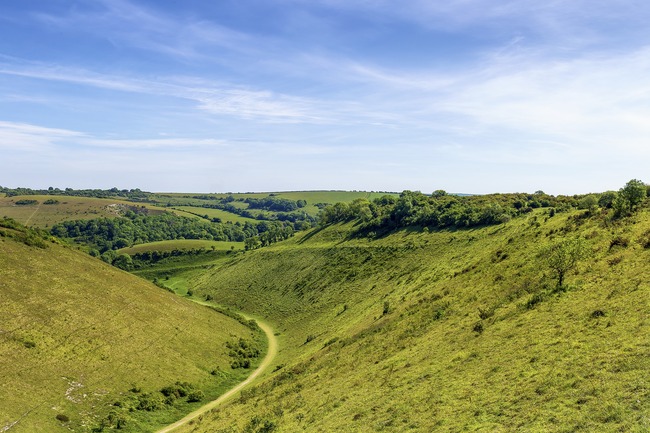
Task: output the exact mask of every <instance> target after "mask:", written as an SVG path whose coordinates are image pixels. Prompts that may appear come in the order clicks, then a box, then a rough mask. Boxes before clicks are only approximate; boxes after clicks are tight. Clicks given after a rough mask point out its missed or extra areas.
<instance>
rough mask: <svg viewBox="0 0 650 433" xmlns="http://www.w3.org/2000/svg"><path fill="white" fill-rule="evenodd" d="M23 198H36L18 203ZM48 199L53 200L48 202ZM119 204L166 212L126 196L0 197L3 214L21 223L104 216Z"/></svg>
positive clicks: (111, 214)
mask: <svg viewBox="0 0 650 433" xmlns="http://www.w3.org/2000/svg"><path fill="white" fill-rule="evenodd" d="M21 200H35V201H36V202H37V203H36V204H32V205H17V204H16V202H18V201H21ZM48 200H51V201H54V203H52V204H46V203H47V202H48ZM118 206H122V207H129V206H137V207H141V206H144V207H146V208H148V209H150V211H152V212H163V211H164V210H163V209H161V208H157V207H155V206H151V205H143V204H135V203H132V202H128V201H123V200H113V199H103V198H93V197H71V196H50V195H28V196H15V197H0V218H1V217H5V216H6V217H9V218H13V219H15V220H16V221H18V222H20V223H21V224H24V225H27V226H32V227H40V228H46V227H51V226H52V225H54V224H56V223H60V222H62V221H67V220H78V219H79V220H87V219H94V218H101V217H108V218H111V217H115V216H116V215H117V214H118V209H117V207H118Z"/></svg>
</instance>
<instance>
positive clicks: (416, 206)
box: [319, 179, 650, 232]
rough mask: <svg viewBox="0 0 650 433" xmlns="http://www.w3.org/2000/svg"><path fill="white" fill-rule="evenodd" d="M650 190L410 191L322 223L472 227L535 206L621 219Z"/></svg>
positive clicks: (351, 206) (325, 214)
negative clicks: (565, 192)
mask: <svg viewBox="0 0 650 433" xmlns="http://www.w3.org/2000/svg"><path fill="white" fill-rule="evenodd" d="M649 193H650V186H648V185H646V184H645V183H643V182H642V181H640V180H638V179H632V180H630V181H629V182H628V183H626V184H625V186H624V187H622V188H621V189H620V190H619V191H607V192H604V193H600V194H585V195H573V196H563V195H560V196H553V195H549V194H545V193H544V192H543V191H537V192H535V193H534V194H524V193H514V194H489V195H468V196H459V195H451V194H447V193H446V192H445V191H443V190H437V191H434V192H433V193H432V194H430V195H426V194H423V193H421V192H418V191H404V192H402V193H401V194H400V195H399V197H395V196H389V195H385V196H382V197H380V198H377V199H374V200H372V201H370V200H367V199H356V200H354V201H352V202H351V203H336V204H334V205H329V206H326V207H325V208H323V209H322V211H321V213H320V221H319V222H320V224H322V225H328V224H334V223H339V222H348V221H355V222H356V223H357V226H358V229H359V231H360V232H362V231H366V232H369V231H377V230H393V229H399V228H404V227H413V226H419V227H427V228H430V229H444V228H470V227H477V226H487V225H494V224H501V223H505V222H507V221H509V220H510V219H511V218H514V217H516V216H518V215H522V214H526V213H528V212H532V211H533V209H535V208H549V214H550V215H554V214H555V212H562V211H566V210H569V209H585V210H587V212H588V213H593V212H595V211H596V210H597V209H601V210H603V211H604V212H606V213H608V214H609V217H610V218H613V219H616V218H621V217H625V216H627V215H630V214H631V213H633V212H634V211H635V210H636V209H637V208H638V207H639V206H640V205H641V204H642V203H643V202H645V200H646V197H647V196H648V195H649Z"/></svg>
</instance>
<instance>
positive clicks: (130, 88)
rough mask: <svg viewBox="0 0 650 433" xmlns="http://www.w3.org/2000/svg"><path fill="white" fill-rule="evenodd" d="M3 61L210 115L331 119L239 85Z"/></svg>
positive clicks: (312, 106)
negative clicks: (181, 103)
mask: <svg viewBox="0 0 650 433" xmlns="http://www.w3.org/2000/svg"><path fill="white" fill-rule="evenodd" d="M0 58H3V59H4V60H5V62H3V63H0V74H4V75H13V76H20V77H29V78H35V79H40V80H46V81H61V82H66V83H71V84H75V85H79V86H89V87H95V88H99V89H109V90H118V91H123V92H132V93H142V94H148V95H154V96H166V97H172V98H178V99H185V100H189V101H193V102H194V103H195V104H196V105H195V107H196V108H197V109H199V110H201V111H204V112H206V113H209V114H217V115H228V116H237V117H242V118H258V119H262V120H267V121H274V122H290V123H305V122H306V123H320V122H323V121H324V118H325V111H324V110H322V109H321V108H319V107H318V105H319V102H318V101H315V100H311V99H309V98H302V97H296V96H291V95H285V94H282V93H277V92H272V91H268V90H257V89H250V88H246V87H245V86H233V85H227V84H225V83H215V82H211V81H209V80H204V79H201V80H198V79H192V78H191V77H190V78H184V77H168V78H166V79H165V78H156V77H152V78H136V77H124V76H117V75H110V74H102V73H97V72H93V71H88V70H84V69H80V68H70V67H63V66H57V65H49V64H45V63H40V62H29V61H26V60H22V59H15V58H10V59H8V58H7V57H6V56H0ZM8 60H9V61H8Z"/></svg>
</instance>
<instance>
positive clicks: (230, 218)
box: [173, 203, 259, 224]
mask: <svg viewBox="0 0 650 433" xmlns="http://www.w3.org/2000/svg"><path fill="white" fill-rule="evenodd" d="M244 204H245V203H244ZM173 209H175V210H181V211H185V212H184V213H185V214H188V215H192V216H197V215H201V216H202V215H207V217H208V218H219V219H220V220H221V221H222V222H231V223H242V224H243V223H246V222H249V223H253V224H256V223H258V222H259V221H258V220H256V219H253V218H246V217H243V216H240V215H237V214H234V213H232V212H227V211H224V210H221V209H210V208H204V207H197V206H177V207H175V208H173Z"/></svg>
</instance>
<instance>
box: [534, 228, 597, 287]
mask: <svg viewBox="0 0 650 433" xmlns="http://www.w3.org/2000/svg"><path fill="white" fill-rule="evenodd" d="M590 254H591V250H590V248H589V244H588V243H587V241H586V240H585V239H583V238H580V237H575V238H569V239H562V240H560V241H557V242H555V243H553V244H551V245H548V246H546V247H544V248H543V249H542V250H541V251H540V253H539V256H540V258H541V259H542V260H543V262H545V264H546V265H547V266H548V267H549V268H551V270H552V271H553V272H554V273H555V275H556V277H557V287H558V288H560V287H562V285H563V284H564V277H565V276H566V274H567V272H569V271H571V270H572V269H574V268H575V267H576V266H577V265H578V263H579V262H580V261H581V260H584V259H586V258H587V257H589V255H590Z"/></svg>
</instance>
